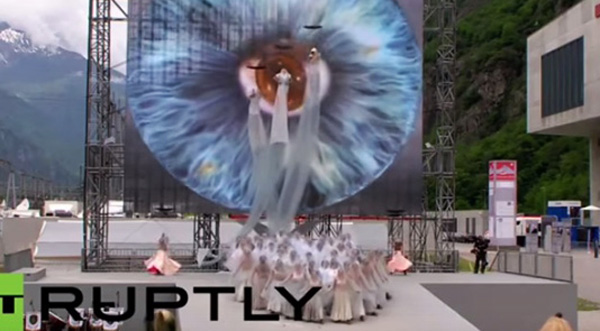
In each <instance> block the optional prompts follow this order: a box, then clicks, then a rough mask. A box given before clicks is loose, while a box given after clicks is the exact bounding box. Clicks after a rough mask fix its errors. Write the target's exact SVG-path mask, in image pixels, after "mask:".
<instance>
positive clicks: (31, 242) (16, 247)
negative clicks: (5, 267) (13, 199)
mask: <svg viewBox="0 0 600 331" xmlns="http://www.w3.org/2000/svg"><path fill="white" fill-rule="evenodd" d="M0 222H2V233H1V236H2V238H0V240H1V243H2V248H1V251H2V254H12V253H16V252H20V251H23V250H26V249H31V248H33V247H34V246H35V244H36V242H37V240H38V238H39V237H40V234H41V232H42V229H43V227H44V223H45V221H44V220H43V219H41V218H5V219H2V220H0Z"/></svg>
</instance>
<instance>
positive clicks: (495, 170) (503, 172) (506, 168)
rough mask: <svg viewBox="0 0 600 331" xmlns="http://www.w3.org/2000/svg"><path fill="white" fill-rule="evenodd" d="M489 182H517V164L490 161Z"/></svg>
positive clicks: (513, 162)
mask: <svg viewBox="0 0 600 331" xmlns="http://www.w3.org/2000/svg"><path fill="white" fill-rule="evenodd" d="M489 174H490V181H493V180H494V179H495V180H502V181H516V180H517V162H515V161H491V162H490V172H489Z"/></svg>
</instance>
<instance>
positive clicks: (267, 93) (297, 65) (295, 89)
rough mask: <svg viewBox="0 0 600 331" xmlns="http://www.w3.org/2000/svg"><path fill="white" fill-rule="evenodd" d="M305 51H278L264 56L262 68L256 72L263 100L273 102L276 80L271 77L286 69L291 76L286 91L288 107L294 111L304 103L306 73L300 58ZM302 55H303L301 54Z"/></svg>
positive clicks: (261, 63) (275, 92)
mask: <svg viewBox="0 0 600 331" xmlns="http://www.w3.org/2000/svg"><path fill="white" fill-rule="evenodd" d="M304 54H306V53H305V52H298V54H296V52H294V51H292V50H289V51H283V52H282V51H279V52H277V53H274V54H271V55H267V56H265V57H264V58H263V59H262V61H261V62H260V66H264V67H265V69H264V70H260V71H257V72H256V85H257V87H258V89H259V91H260V93H261V95H262V97H263V99H264V100H266V101H267V102H269V103H270V104H272V105H273V104H274V103H275V97H276V95H277V82H276V81H275V80H274V79H273V78H274V77H275V75H277V74H278V73H279V72H280V71H281V70H282V69H286V70H287V71H288V72H289V74H290V75H291V76H292V80H291V81H290V89H289V92H288V109H289V111H290V112H291V111H294V110H296V109H298V108H300V107H302V105H303V104H304V93H305V90H306V73H305V72H304V64H303V61H302V59H303V58H305V57H306V56H305V55H304ZM302 55H304V56H302Z"/></svg>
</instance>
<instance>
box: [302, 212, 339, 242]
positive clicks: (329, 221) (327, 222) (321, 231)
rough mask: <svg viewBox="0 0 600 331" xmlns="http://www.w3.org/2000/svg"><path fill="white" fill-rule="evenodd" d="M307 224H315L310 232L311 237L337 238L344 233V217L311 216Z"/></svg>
mask: <svg viewBox="0 0 600 331" xmlns="http://www.w3.org/2000/svg"><path fill="white" fill-rule="evenodd" d="M307 222H308V223H311V224H313V225H312V229H311V231H310V236H311V237H313V238H315V237H320V236H327V237H337V236H339V235H340V234H341V233H342V224H343V222H344V215H329V214H316V215H309V216H308V221H307Z"/></svg>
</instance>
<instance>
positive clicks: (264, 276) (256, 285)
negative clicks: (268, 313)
mask: <svg viewBox="0 0 600 331" xmlns="http://www.w3.org/2000/svg"><path fill="white" fill-rule="evenodd" d="M270 275H271V268H270V267H269V265H268V264H267V257H266V256H265V255H262V256H260V257H259V260H258V265H257V266H256V267H255V268H254V271H253V273H252V277H251V284H252V300H253V302H252V309H254V310H264V309H267V300H266V299H265V298H264V293H263V292H264V291H265V289H266V286H267V282H268V280H269V276H270Z"/></svg>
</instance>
